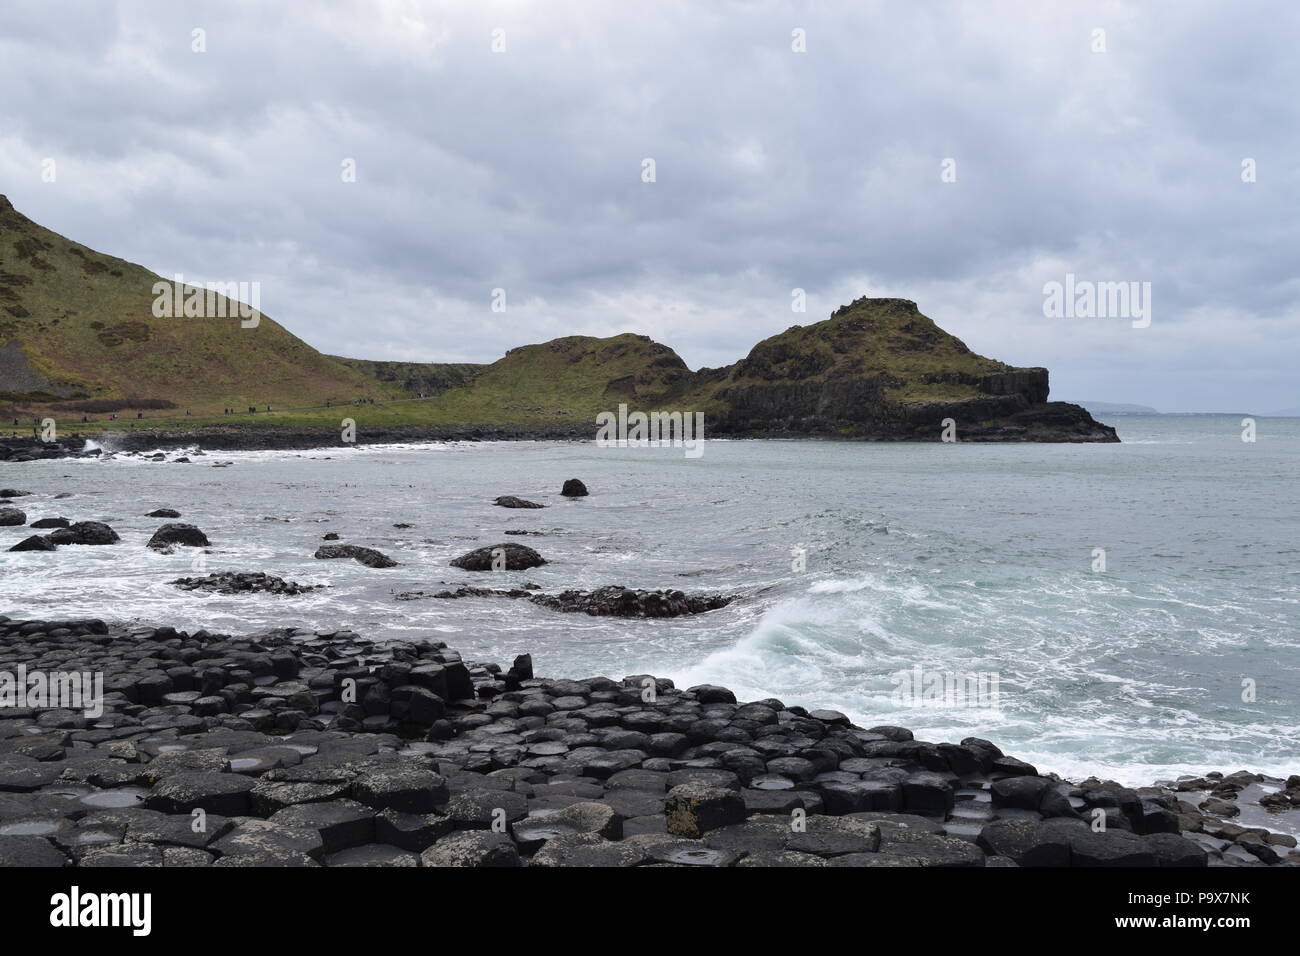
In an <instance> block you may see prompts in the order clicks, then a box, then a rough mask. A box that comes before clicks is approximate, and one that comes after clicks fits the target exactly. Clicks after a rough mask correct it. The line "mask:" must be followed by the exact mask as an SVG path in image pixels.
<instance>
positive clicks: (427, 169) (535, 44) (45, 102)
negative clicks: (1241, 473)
mask: <svg viewBox="0 0 1300 956" xmlns="http://www.w3.org/2000/svg"><path fill="white" fill-rule="evenodd" d="M289 9H291V8H289ZM1297 26H1300V11H1297V9H1295V8H1294V7H1293V6H1292V5H1290V4H1285V3H1281V2H1278V3H1261V4H1258V5H1253V6H1247V7H1244V8H1243V7H1236V6H1228V5H1222V4H1215V3H1209V2H1182V3H1174V2H1166V3H1144V4H1137V3H1092V4H1071V5H1069V6H1068V7H1066V6H1063V7H1052V8H1048V7H1045V5H1043V4H1040V3H1034V2H1030V0H1025V2H1008V3H1001V4H996V5H989V6H981V7H979V8H972V7H970V6H969V5H966V4H959V3H955V2H953V3H935V4H915V5H913V4H902V3H893V2H880V3H871V4H857V5H848V4H845V5H835V6H821V5H816V6H814V5H807V4H802V3H788V4H781V3H769V2H759V3H742V2H736V3H718V4H709V5H708V6H707V7H703V6H701V5H699V4H691V3H686V2H678V3H673V2H667V3H662V4H655V5H653V6H645V7H642V6H638V5H629V4H608V5H602V4H592V3H589V2H582V0H571V2H550V3H547V4H545V5H536V6H533V5H513V4H512V5H500V6H497V5H492V4H485V5H479V4H473V5H471V4H464V5H450V4H442V3H436V4H435V3H416V2H397V0H392V2H383V3H377V4H375V3H359V2H357V3H338V4H330V5H328V6H324V5H322V6H321V7H319V8H307V7H304V8H302V9H301V10H295V11H293V12H286V10H283V9H280V8H270V7H266V6H265V5H261V4H252V3H233V4H227V3H222V4H216V3H211V4H203V5H199V6H197V7H194V6H190V5H179V4H172V3H164V2H145V0H140V2H127V0H123V2H119V3H116V4H111V3H105V4H95V5H86V4H81V3H70V2H69V3H64V2H58V0H51V2H46V3H43V4H34V5H26V6H23V7H20V8H18V9H16V10H14V11H10V12H9V13H7V15H6V29H5V34H4V36H3V38H0V54H2V55H0V84H3V87H4V88H5V89H6V91H7V92H6V96H5V97H4V100H3V101H2V102H0V121H3V130H4V131H5V132H0V176H2V177H3V182H4V185H3V189H4V190H5V191H6V192H7V193H8V194H9V195H10V198H11V199H13V201H14V202H15V204H16V205H17V206H18V207H19V208H20V209H22V210H23V211H25V212H27V213H28V214H29V215H31V216H33V218H36V219H37V220H38V221H41V222H42V223H44V224H46V225H48V226H50V227H51V228H54V229H57V230H59V231H61V232H63V233H65V234H67V235H71V236H74V237H76V238H78V239H79V240H81V241H84V242H86V243H88V244H90V245H92V246H95V247H97V248H100V249H102V250H104V251H107V252H111V253H113V254H116V255H120V256H123V257H125V258H129V259H133V260H135V261H140V262H143V263H144V264H146V265H148V266H149V267H151V268H153V269H155V270H156V271H159V272H161V273H165V274H170V273H173V272H183V273H185V274H186V275H192V276H196V277H202V276H212V277H220V278H225V277H247V278H250V279H259V280H260V281H262V283H263V288H264V294H263V302H264V306H265V308H266V310H267V312H268V313H269V314H272V315H273V316H275V317H276V318H277V319H279V320H280V321H282V322H283V323H284V324H286V325H287V326H289V327H290V328H291V329H293V330H294V331H295V332H297V333H298V334H299V335H301V336H303V337H304V338H306V339H307V340H308V341H309V342H311V343H312V344H314V345H316V346H317V347H319V348H321V349H323V350H326V351H331V352H351V353H362V354H364V355H369V356H374V357H410V358H419V359H448V360H478V361H490V360H492V359H493V358H495V357H497V356H498V355H499V354H500V353H501V352H502V351H504V349H505V348H508V347H510V346H513V345H517V344H521V343H522V342H525V341H536V340H541V339H544V338H547V337H551V336H553V335H559V334H565V333H569V332H586V333H591V334H610V333H612V332H616V331H620V330H624V329H634V330H637V331H644V332H647V333H648V334H652V335H654V336H656V337H658V338H660V339H661V340H664V341H667V342H668V344H671V345H672V346H673V347H675V348H677V349H678V351H679V352H681V353H682V355H683V356H684V357H685V358H686V359H687V361H688V362H689V363H691V364H692V365H695V366H698V365H704V364H707V365H720V364H725V363H727V362H731V361H734V360H735V359H736V358H738V357H740V356H741V355H743V354H744V353H745V351H747V350H748V348H749V347H750V346H751V345H752V344H753V342H754V341H756V340H757V339H758V338H760V337H761V336H763V335H767V334H771V333H773V332H776V331H779V330H781V329H783V328H785V327H787V326H789V325H791V324H794V323H795V322H800V323H807V322H811V321H816V320H817V319H819V318H823V317H825V315H826V314H827V313H828V312H829V310H830V309H831V308H833V307H834V306H835V305H838V304H839V303H840V302H843V301H847V300H848V299H849V298H851V297H853V296H854V295H856V294H860V293H862V292H870V293H885V292H888V293H889V294H898V295H905V296H907V297H909V298H915V299H917V300H918V301H919V302H920V304H921V307H922V309H923V310H924V311H926V312H927V313H928V314H930V315H932V316H934V317H935V318H936V319H937V320H938V321H939V322H940V323H941V324H943V325H944V326H945V327H947V328H950V329H951V330H952V331H954V332H956V333H957V334H959V335H961V336H962V337H963V338H965V339H966V341H967V342H968V344H969V345H971V347H972V348H975V349H977V350H978V351H981V352H983V353H985V354H988V355H992V356H995V357H998V358H1003V359H1005V360H1007V361H1013V362H1018V363H1024V364H1045V365H1048V366H1049V367H1051V368H1052V369H1053V372H1054V381H1055V382H1056V383H1057V394H1061V395H1065V396H1066V397H1070V396H1073V397H1087V398H1098V399H1107V400H1114V401H1137V402H1143V403H1147V404H1153V405H1156V406H1159V407H1163V408H1169V409H1179V408H1188V409H1190V408H1213V407H1230V408H1233V409H1237V408H1243V407H1248V408H1250V409H1253V410H1258V411H1267V410H1269V409H1271V408H1278V407H1285V406H1292V405H1295V404H1297V403H1298V402H1300V397H1298V396H1297V395H1296V393H1295V387H1294V384H1293V378H1294V376H1293V375H1292V374H1291V371H1290V370H1291V369H1293V368H1294V367H1295V366H1296V364H1297V360H1298V359H1300V336H1298V335H1297V333H1296V318H1297V299H1298V294H1300V283H1298V282H1297V280H1296V278H1295V275H1294V265H1293V262H1294V250H1295V249H1296V248H1297V241H1296V240H1297V238H1298V236H1297V231H1298V227H1297V225H1296V221H1295V217H1294V209H1295V208H1296V198H1297V185H1298V179H1300V173H1298V172H1297V168H1296V164H1295V161H1294V156H1295V155H1297V149H1296V147H1297V143H1296V137H1297V132H1296V129H1297V127H1296V124H1295V122H1294V108H1293V106H1292V104H1291V99H1292V97H1293V94H1294V90H1295V89H1296V88H1297V86H1300V84H1298V83H1297V80H1298V79H1300V77H1298V76H1297V72H1300V67H1297V66H1296V61H1295V58H1294V57H1293V56H1292V55H1291V50H1290V48H1289V47H1290V45H1291V44H1290V38H1292V37H1294V36H1295V33H1296V31H1295V28H1296V27H1297ZM196 27H201V28H203V29H204V30H206V33H207V45H208V52H206V53H204V54H194V53H191V52H190V31H191V30H192V29H194V28H196ZM496 27H500V28H503V29H504V30H505V31H506V42H507V52H505V53H503V54H494V53H492V52H491V50H490V46H489V44H490V32H491V30H492V29H493V28H496ZM794 27H802V28H804V29H805V30H806V31H807V36H808V52H807V53H804V54H796V53H793V52H791V50H790V31H791V30H792V29H793V28H794ZM1095 27H1102V28H1104V29H1105V30H1106V39H1107V52H1105V53H1102V54H1097V53H1092V52H1091V51H1090V48H1089V44H1090V40H1091V31H1092V30H1093V29H1094V28H1095ZM45 156H54V157H56V159H57V160H58V161H59V163H60V178H59V181H58V182H57V183H56V184H42V183H41V182H40V180H39V168H38V164H39V161H40V159H41V158H43V157H45ZM347 157H351V158H355V160H356V162H357V165H358V171H359V177H358V182H356V183H354V184H347V183H343V182H342V181H341V180H340V177H339V171H340V162H341V161H342V160H343V159H344V158H347ZM645 157H653V158H654V159H655V161H656V163H657V174H658V181H657V182H655V183H653V184H646V183H642V182H641V181H640V163H641V161H642V159H643V158H645ZM945 157H952V158H954V159H955V160H956V162H957V172H958V180H957V182H956V183H951V184H946V183H942V182H940V177H939V172H940V162H941V161H942V160H943V159H944V158H945ZM1244 157H1253V158H1255V159H1256V160H1257V162H1258V164H1259V181H1258V182H1257V183H1255V184H1251V185H1246V184H1243V183H1242V182H1241V181H1240V176H1239V170H1240V163H1241V160H1242V159H1243V158H1244ZM1066 271H1072V272H1074V273H1076V274H1077V275H1079V276H1080V277H1086V278H1092V279H1096V280H1136V281H1150V282H1152V284H1153V287H1154V295H1155V309H1156V313H1155V319H1154V324H1153V328H1152V329H1146V330H1134V329H1131V328H1130V327H1129V326H1128V324H1127V323H1125V322H1115V321H1111V320H1075V322H1076V323H1078V324H1077V325H1075V326H1071V325H1069V324H1068V323H1062V322H1059V321H1058V322H1055V323H1054V322H1053V321H1051V320H1048V319H1045V318H1044V317H1043V315H1042V311H1041V307H1042V291H1041V290H1042V285H1043V283H1044V282H1046V281H1050V280H1054V279H1060V278H1062V276H1063V273H1064V272H1066ZM498 286H501V287H504V288H506V289H507V293H508V295H509V298H510V303H511V313H510V317H509V320H508V321H503V320H502V319H501V317H500V316H496V315H494V314H493V313H491V312H490V311H489V310H488V301H489V295H490V293H491V290H492V289H493V288H494V287H498ZM795 286H798V287H802V288H806V289H807V290H808V292H809V296H810V305H809V312H808V313H807V314H806V315H796V314H792V313H791V312H790V308H789V303H790V289H791V288H793V287H795ZM1143 336H1145V338H1143ZM1207 368H1211V369H1222V370H1223V371H1222V373H1221V374H1220V375H1218V376H1216V377H1214V378H1212V379H1211V380H1209V381H1207V380H1206V378H1205V375H1204V370H1205V369H1207Z"/></svg>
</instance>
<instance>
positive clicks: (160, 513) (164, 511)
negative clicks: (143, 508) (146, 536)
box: [145, 508, 181, 518]
mask: <svg viewBox="0 0 1300 956" xmlns="http://www.w3.org/2000/svg"><path fill="white" fill-rule="evenodd" d="M180 516H181V513H180V512H179V511H177V510H175V509H174V508H159V509H158V510H157V511H151V512H149V513H148V514H147V515H145V517H146V518H179V517H180Z"/></svg>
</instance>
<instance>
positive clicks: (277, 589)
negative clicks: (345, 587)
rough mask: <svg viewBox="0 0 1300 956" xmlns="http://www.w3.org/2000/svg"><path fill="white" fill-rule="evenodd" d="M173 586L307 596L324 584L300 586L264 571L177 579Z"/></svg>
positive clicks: (220, 591) (214, 590) (196, 589)
mask: <svg viewBox="0 0 1300 956" xmlns="http://www.w3.org/2000/svg"><path fill="white" fill-rule="evenodd" d="M172 584H174V585H176V586H177V587H178V588H180V589H181V590H182V591H213V592H215V593H217V594H253V593H259V592H265V593H268V594H305V593H307V592H308V591H315V590H317V589H318V588H323V587H324V586H325V585H323V584H299V583H298V582H297V581H286V580H285V579H284V578H277V577H275V576H274V575H271V574H267V573H265V572H264V571H251V572H238V571H216V572H214V573H212V574H209V575H206V576H203V577H194V578H177V579H176V580H175V581H173V582H172Z"/></svg>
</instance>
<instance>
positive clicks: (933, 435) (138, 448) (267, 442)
mask: <svg viewBox="0 0 1300 956" xmlns="http://www.w3.org/2000/svg"><path fill="white" fill-rule="evenodd" d="M1049 404H1050V403H1049ZM1044 407H1045V408H1046V407H1047V406H1044ZM1049 410H1050V409H1049ZM1034 414H1035V415H1036V416H1037V417H1036V418H1034V420H1033V422H1031V423H1030V425H1025V426H1021V425H1016V424H1015V423H1014V421H1013V422H1012V423H1011V424H1000V425H997V426H986V425H981V424H979V423H968V424H965V425H963V426H962V432H961V436H960V437H961V440H963V441H968V442H1055V443H1072V442H1098V441H1102V442H1115V441H1119V439H1118V438H1117V437H1115V433H1114V429H1112V428H1109V427H1105V426H1103V427H1102V428H1101V429H1097V428H1092V429H1079V428H1077V427H1075V425H1074V424H1073V423H1066V424H1059V423H1056V422H1055V421H1054V420H1051V416H1050V415H1049V414H1048V413H1047V412H1039V411H1035V413H1034ZM1040 419H1041V421H1040ZM1026 421H1029V418H1028V417H1026ZM1044 422H1046V424H1044ZM1031 426H1032V427H1031ZM595 434H596V428H595V426H594V425H593V424H588V423H583V424H581V425H577V424H568V425H388V426H370V425H368V426H366V427H364V428H362V429H359V430H358V434H357V440H356V442H353V443H345V442H343V441H341V440H340V437H339V429H337V428H334V427H321V428H313V427H302V426H279V425H265V424H255V423H248V424H246V425H245V424H231V425H209V426H195V427H193V428H184V429H174V428H137V429H113V430H108V431H95V430H94V429H87V430H86V431H84V432H82V431H78V432H74V433H72V434H70V435H67V436H66V437H62V438H59V439H58V440H57V441H48V442H46V441H40V440H38V439H34V438H24V437H21V436H11V437H0V461H5V462H13V463H18V462H24V461H39V460H43V459H50V458H79V457H90V456H97V455H99V452H98V451H90V452H87V451H85V450H84V449H85V443H86V441H87V440H88V439H89V440H93V441H96V442H100V443H103V442H108V443H111V444H112V446H113V448H114V449H115V450H116V452H117V453H139V452H144V451H153V450H155V449H167V450H175V449H180V448H194V447H202V448H206V449H208V450H210V451H313V450H320V449H344V448H348V447H355V446H357V445H384V444H403V443H408V442H409V443H420V442H476V441H578V442H590V441H593V440H594V438H595ZM709 434H711V435H714V436H715V437H717V438H725V439H727V440H731V441H735V440H741V439H744V440H752V441H763V440H772V441H887V442H927V441H937V440H938V436H939V429H938V428H930V427H928V425H926V426H917V425H911V426H908V427H906V428H904V427H897V428H889V429H883V428H882V429H876V430H872V429H856V430H854V429H850V430H845V431H842V432H839V433H830V434H828V433H827V432H825V431H814V430H801V429H798V428H792V427H790V426H788V425H782V426H780V427H774V428H756V427H748V426H746V427H736V426H728V425H726V424H725V423H719V424H718V425H717V426H716V427H714V428H711V429H710V431H709Z"/></svg>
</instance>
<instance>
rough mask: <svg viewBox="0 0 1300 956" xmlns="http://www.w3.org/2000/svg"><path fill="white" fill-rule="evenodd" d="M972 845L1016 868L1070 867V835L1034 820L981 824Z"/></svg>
mask: <svg viewBox="0 0 1300 956" xmlns="http://www.w3.org/2000/svg"><path fill="white" fill-rule="evenodd" d="M975 843H976V845H977V846H978V847H979V848H980V849H982V850H984V851H985V852H986V853H991V854H996V855H998V856H1005V857H1007V858H1008V859H1011V860H1014V861H1015V862H1016V864H1017V865H1018V866H1069V865H1070V839H1069V835H1068V834H1067V833H1062V832H1059V831H1054V830H1052V829H1050V828H1048V827H1045V826H1044V825H1042V824H1040V823H1037V822H1035V821H1033V820H994V821H993V822H992V823H988V824H985V825H984V827H983V829H981V830H980V833H979V836H978V837H977V838H976V840H975Z"/></svg>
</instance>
